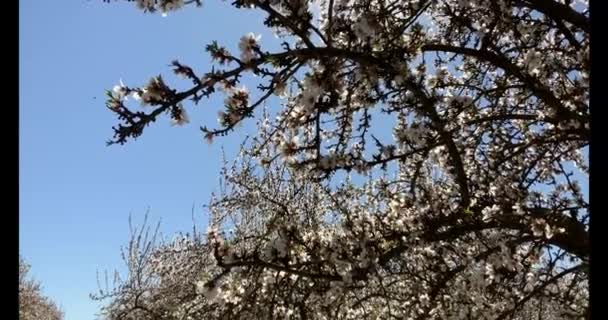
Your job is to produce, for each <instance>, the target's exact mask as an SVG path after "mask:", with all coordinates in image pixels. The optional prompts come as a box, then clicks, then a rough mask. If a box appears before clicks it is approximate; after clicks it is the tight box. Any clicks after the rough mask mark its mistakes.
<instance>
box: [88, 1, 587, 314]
mask: <svg viewBox="0 0 608 320" xmlns="http://www.w3.org/2000/svg"><path fill="white" fill-rule="evenodd" d="M133 2H135V5H136V6H137V8H139V9H141V10H143V11H144V12H147V13H151V14H155V13H159V12H160V13H167V12H171V11H174V10H194V7H196V6H200V5H201V4H202V3H201V1H198V0H191V1H183V0H156V1H155V0H137V1H133ZM226 5H232V6H234V7H236V8H238V9H241V10H257V11H259V12H261V13H262V14H264V16H265V17H266V19H265V21H264V24H265V25H266V26H267V27H268V28H269V29H271V30H272V31H273V32H275V34H276V35H277V36H278V38H277V39H261V38H260V37H259V36H258V35H256V34H253V33H248V30H243V34H244V35H243V37H242V38H240V39H235V40H238V52H231V51H230V50H229V49H228V48H227V47H225V44H222V43H218V42H213V43H210V44H209V45H208V46H207V51H208V53H209V55H210V56H211V57H212V59H213V61H214V64H213V65H212V66H209V68H208V69H207V70H194V69H193V68H191V67H189V66H188V65H186V64H184V63H182V62H179V61H177V60H176V61H173V63H172V68H173V71H174V72H175V74H176V75H177V76H180V77H182V78H183V79H185V80H181V81H188V82H189V83H191V86H190V88H189V89H187V90H177V89H174V88H173V87H172V85H171V82H172V81H169V80H166V79H163V78H162V77H160V76H158V77H154V78H152V79H149V80H148V81H146V80H145V79H144V80H142V82H143V83H145V84H144V85H143V86H131V85H127V84H123V83H121V84H118V85H116V86H115V87H114V88H112V90H109V91H108V99H107V107H108V109H109V111H111V112H113V113H114V114H115V115H116V117H117V122H118V123H117V124H116V125H115V126H114V136H113V138H112V140H111V141H109V144H125V143H127V142H129V141H130V140H134V139H136V138H138V137H139V136H141V135H142V134H144V132H145V130H146V128H147V127H148V126H150V125H153V123H154V122H155V121H157V120H160V119H162V118H168V119H169V120H170V121H172V122H173V123H174V124H176V125H183V124H186V123H188V122H189V118H188V115H187V112H188V111H189V110H190V109H191V108H192V106H193V105H197V104H204V103H205V101H206V98H208V97H210V96H211V95H223V96H224V97H225V101H224V107H223V109H222V110H221V111H220V112H219V116H218V118H219V119H217V120H219V125H216V126H210V125H209V124H207V125H205V124H203V125H202V126H201V137H202V139H201V140H203V139H204V140H207V141H209V142H213V141H214V140H217V139H221V136H224V135H227V134H233V133H234V132H235V131H238V130H239V126H238V125H239V124H240V123H242V122H246V121H252V122H254V123H256V125H257V132H256V134H255V135H254V136H253V137H251V138H250V139H249V140H247V141H246V142H244V143H243V146H242V148H241V151H240V153H239V155H238V156H237V158H236V159H229V160H227V161H225V165H224V169H223V170H222V172H221V176H222V177H223V179H222V181H223V182H222V185H221V188H220V190H221V192H219V193H218V194H215V195H214V196H213V197H212V201H211V203H210V204H209V206H208V211H209V214H210V223H209V227H208V230H207V231H206V233H201V232H198V231H197V230H194V232H192V233H191V234H183V235H181V236H180V237H178V238H177V239H176V240H174V241H160V240H159V239H157V236H156V232H154V230H153V229H149V228H146V227H145V226H144V227H142V228H139V229H137V230H135V229H134V230H133V237H132V240H131V242H130V243H129V246H128V248H127V249H126V250H125V252H123V258H124V260H125V262H126V263H127V266H128V274H127V275H126V277H124V278H120V277H117V278H116V279H115V280H116V281H115V285H114V287H112V288H107V289H104V290H102V291H101V293H99V294H97V295H95V296H94V298H95V299H99V300H102V301H104V302H105V307H104V308H103V310H102V314H103V315H104V316H105V317H106V318H107V319H112V320H114V319H116V320H117V319H150V320H152V319H328V320H329V319H495V320H499V319H521V320H523V319H588V318H590V305H589V284H588V279H589V214H590V208H589V203H588V200H587V196H586V194H585V193H584V192H583V191H582V188H581V185H582V184H586V183H587V182H588V173H589V168H588V160H587V155H586V154H587V150H588V149H587V148H588V144H589V136H590V130H589V123H590V109H589V70H590V60H589V29H590V20H589V11H588V4H587V1H569V0H496V1H483V0H468V1H465V0H318V1H307V0H236V1H233V2H231V3H228V2H226ZM202 10H204V8H203V9H202ZM218 36H219V34H218ZM272 42H277V43H272ZM271 43H272V44H271ZM268 47H273V48H278V49H272V50H270V49H267V48H268ZM253 75H255V76H256V77H252V76H253ZM244 79H247V81H245V80H244ZM249 80H251V81H249ZM250 82H257V84H256V85H253V86H252V85H249V86H245V83H248V84H249V83H250ZM192 112H193V111H192ZM207 114H209V112H207ZM209 120H210V121H209V122H210V123H213V122H215V120H216V119H215V118H213V119H209ZM127 147H128V146H127ZM218 156H220V155H218Z"/></svg>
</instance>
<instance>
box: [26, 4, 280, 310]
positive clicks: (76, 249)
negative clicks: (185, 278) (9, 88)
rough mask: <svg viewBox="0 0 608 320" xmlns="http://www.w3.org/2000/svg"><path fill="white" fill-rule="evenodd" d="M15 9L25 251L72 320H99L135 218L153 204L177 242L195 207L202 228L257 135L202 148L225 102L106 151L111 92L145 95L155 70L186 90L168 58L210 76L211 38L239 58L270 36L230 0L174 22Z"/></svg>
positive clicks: (125, 9) (90, 9) (79, 10)
mask: <svg viewBox="0 0 608 320" xmlns="http://www.w3.org/2000/svg"><path fill="white" fill-rule="evenodd" d="M19 6H20V8H19V29H20V31H19V32H20V34H19V38H20V40H19V42H20V43H19V58H20V59H19V72H20V78H19V99H20V107H19V108H20V120H19V128H20V129H19V130H20V132H19V145H20V151H19V155H20V160H19V175H20V185H19V194H20V196H19V209H20V217H19V218H20V227H19V242H20V252H21V254H22V255H23V256H24V257H25V258H26V260H27V261H28V262H29V263H31V265H32V271H31V273H32V275H33V276H34V277H35V278H36V279H38V280H40V281H41V282H42V283H43V286H44V293H45V294H47V295H48V296H50V297H51V298H53V299H54V300H55V301H57V302H58V303H59V304H60V305H61V307H62V309H63V310H64V311H65V315H66V318H65V319H66V320H87V319H94V318H95V316H94V315H95V313H96V312H97V310H98V306H97V305H96V303H95V302H92V301H91V300H90V299H89V297H88V295H89V293H92V292H94V291H96V290H97V282H96V272H97V270H99V271H101V272H102V271H103V270H105V269H108V270H110V271H112V270H113V269H114V268H117V267H121V266H122V263H121V260H120V247H121V246H122V245H125V244H126V243H127V241H128V239H129V228H128V217H129V214H131V215H132V216H133V221H134V223H136V224H137V223H140V222H141V221H142V220H143V217H144V214H145V212H146V208H148V207H149V208H150V214H149V220H150V221H151V222H152V223H154V222H156V221H158V220H159V219H161V217H162V226H161V230H162V231H163V233H165V234H172V233H174V232H176V231H178V230H183V231H188V230H191V227H192V207H193V205H194V206H195V212H194V213H195V219H196V221H197V223H198V224H199V225H202V224H204V223H205V211H204V209H203V208H202V205H204V204H207V203H208V200H209V197H210V194H211V192H213V191H214V190H217V186H218V172H219V169H220V165H221V146H222V145H224V146H225V148H226V149H227V154H228V156H229V157H230V155H231V154H234V150H235V146H236V145H237V144H238V143H239V142H240V141H241V140H242V138H243V134H244V133H245V132H247V131H249V130H248V127H250V126H245V128H241V130H239V131H238V133H237V134H236V135H231V136H229V137H226V138H224V139H219V140H216V142H215V143H214V144H213V145H208V144H206V143H204V142H203V140H202V135H201V134H200V131H199V129H198V127H199V125H200V124H202V123H205V124H210V125H214V124H216V120H215V119H216V110H217V108H213V107H212V106H218V105H221V101H222V100H221V99H222V98H221V97H219V96H218V97H217V98H216V99H212V100H211V101H209V102H208V103H201V104H199V105H198V106H195V107H193V108H192V107H190V108H189V109H188V110H189V115H190V118H191V124H190V125H187V126H184V127H172V126H170V124H169V120H168V119H161V120H160V121H159V122H158V123H156V124H155V125H154V126H151V127H149V128H148V130H147V132H146V133H145V134H144V135H143V136H142V137H141V138H140V139H138V140H137V141H133V142H131V143H128V144H127V145H125V146H111V147H106V146H105V142H106V140H108V139H109V138H110V137H111V135H112V129H111V126H112V125H114V124H116V120H115V118H114V117H113V115H112V114H111V113H110V112H109V111H107V110H106V108H105V106H104V90H105V89H110V88H112V86H113V85H115V84H117V83H118V81H119V79H121V78H122V80H123V81H124V82H125V84H127V85H131V86H138V85H142V84H145V83H146V82H147V81H148V79H149V78H150V77H151V76H155V75H157V74H159V73H161V74H163V76H164V77H165V79H167V80H168V82H170V83H174V84H176V85H177V86H178V87H184V86H186V85H188V83H187V82H184V81H182V80H178V79H177V78H176V77H174V76H173V75H172V72H171V69H170V68H169V67H168V65H169V64H170V62H171V60H173V59H175V58H178V59H179V60H180V61H181V62H183V63H186V64H189V65H190V66H192V67H194V68H195V70H199V71H201V72H202V71H207V70H208V64H209V59H208V56H207V54H206V53H205V52H204V46H205V45H206V44H208V43H209V42H211V41H212V40H218V41H220V43H225V44H227V45H229V48H234V49H233V52H237V51H236V45H237V43H238V39H239V38H240V37H241V36H242V35H243V34H244V33H245V32H247V31H254V32H257V33H262V34H263V37H262V41H264V39H269V38H270V39H271V38H272V37H273V35H272V34H270V33H268V32H263V31H264V27H263V26H262V24H261V22H262V17H261V16H259V15H258V14H256V13H254V12H253V11H243V10H238V11H237V10H235V9H233V8H232V7H231V6H230V5H229V4H228V3H227V2H223V1H210V2H209V3H205V5H204V6H203V8H198V9H196V8H188V9H187V10H182V11H179V12H175V13H173V14H170V15H169V16H168V17H166V18H163V17H161V16H160V15H150V14H144V13H143V12H141V11H139V10H136V9H135V7H134V6H133V4H132V3H131V4H128V3H122V2H117V3H111V4H107V3H102V1H86V0H71V1H59V2H58V1H46V0H20V2H19ZM274 42H276V41H274ZM179 81H181V82H179ZM199 109H202V110H199ZM205 109H206V110H205Z"/></svg>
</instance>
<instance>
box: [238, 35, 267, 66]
mask: <svg viewBox="0 0 608 320" xmlns="http://www.w3.org/2000/svg"><path fill="white" fill-rule="evenodd" d="M261 38H262V35H257V36H256V35H255V34H254V33H252V32H250V33H248V34H246V35H244V36H242V37H241V40H240V41H239V50H240V51H241V61H243V63H248V62H250V61H251V60H253V59H255V58H256V55H257V53H256V51H255V49H256V48H258V47H259V42H260V39H261Z"/></svg>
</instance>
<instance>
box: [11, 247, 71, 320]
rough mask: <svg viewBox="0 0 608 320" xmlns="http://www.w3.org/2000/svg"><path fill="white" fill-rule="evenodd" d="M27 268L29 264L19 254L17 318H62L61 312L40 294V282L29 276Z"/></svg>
mask: <svg viewBox="0 0 608 320" xmlns="http://www.w3.org/2000/svg"><path fill="white" fill-rule="evenodd" d="M29 270H30V265H29V264H27V262H25V260H23V258H22V257H21V256H19V319H21V320H62V319H63V312H62V311H61V310H59V308H58V307H57V305H56V304H55V302H53V301H51V300H50V299H49V298H47V297H45V296H44V295H42V292H41V286H40V283H39V282H38V281H36V280H33V279H30V278H29V276H28V272H29Z"/></svg>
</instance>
